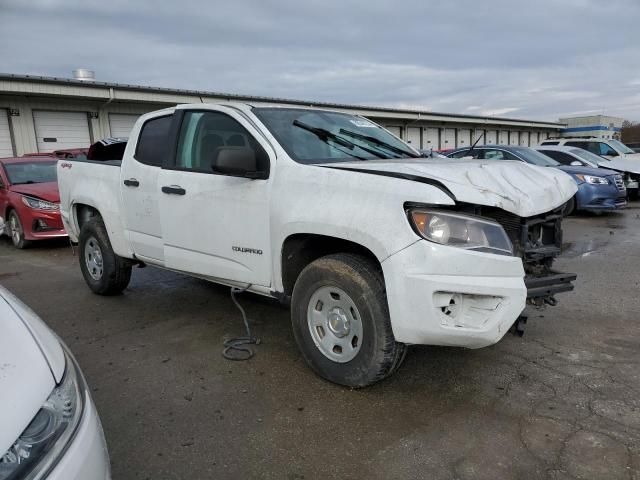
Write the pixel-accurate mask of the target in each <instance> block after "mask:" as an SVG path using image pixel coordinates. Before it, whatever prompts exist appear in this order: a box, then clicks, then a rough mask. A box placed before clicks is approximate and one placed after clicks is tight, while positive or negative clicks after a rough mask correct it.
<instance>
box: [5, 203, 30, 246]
mask: <svg viewBox="0 0 640 480" xmlns="http://www.w3.org/2000/svg"><path fill="white" fill-rule="evenodd" d="M9 235H11V241H12V242H13V246H14V247H16V248H19V249H21V250H22V249H23V248H27V247H28V246H29V244H30V243H31V242H29V240H26V239H25V237H24V228H23V226H22V222H21V221H20V217H19V216H18V213H17V212H16V211H15V210H12V211H11V213H10V214H9Z"/></svg>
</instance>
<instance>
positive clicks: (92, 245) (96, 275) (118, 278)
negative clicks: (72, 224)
mask: <svg viewBox="0 0 640 480" xmlns="http://www.w3.org/2000/svg"><path fill="white" fill-rule="evenodd" d="M78 247H79V260H80V269H81V270H82V275H83V276H84V280H85V281H86V282H87V285H89V288H90V289H91V290H92V291H93V293H97V294H98V295H117V294H119V293H121V292H122V291H123V290H124V289H125V288H127V285H129V280H131V262H130V261H129V260H127V259H126V258H122V257H119V256H118V255H116V254H115V252H114V251H113V248H112V247H111V242H110V241H109V236H108V235H107V229H106V228H105V226H104V223H103V221H102V218H100V217H99V216H95V217H92V218H91V219H89V220H88V221H87V222H86V223H85V224H84V225H83V226H82V229H81V230H80V237H79V238H78ZM96 247H97V248H98V249H99V251H100V259H101V262H100V265H101V271H96V270H95V269H94V268H92V271H90V270H89V269H90V264H89V261H88V260H87V253H88V250H91V251H92V252H95V249H96ZM89 256H91V252H89ZM93 258H95V257H93ZM93 266H94V267H95V264H94V265H93Z"/></svg>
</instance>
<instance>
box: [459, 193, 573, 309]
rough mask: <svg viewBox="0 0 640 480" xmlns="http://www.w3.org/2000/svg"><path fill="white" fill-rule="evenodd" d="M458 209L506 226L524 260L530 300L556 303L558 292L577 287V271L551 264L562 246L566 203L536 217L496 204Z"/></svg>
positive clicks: (503, 226) (515, 247) (550, 303)
mask: <svg viewBox="0 0 640 480" xmlns="http://www.w3.org/2000/svg"><path fill="white" fill-rule="evenodd" d="M455 210H457V211H460V212H465V213H469V214H473V215H478V216H481V217H485V218H488V219H491V220H494V221H495V222H498V223H499V224H500V225H502V228H504V230H505V232H506V233H507V235H508V236H509V238H510V239H511V243H512V244H513V250H514V252H513V253H514V255H516V256H518V257H520V258H521V259H522V264H523V267H524V271H525V285H526V286H527V299H528V302H529V303H532V304H534V305H537V306H543V305H545V304H549V305H555V304H556V303H557V302H556V300H555V298H554V295H555V294H556V293H560V292H567V291H570V290H573V285H572V284H571V282H572V281H573V280H575V278H576V276H575V274H561V273H559V272H556V271H554V270H553V269H552V268H551V267H552V264H553V260H554V258H555V257H557V256H558V255H560V252H561V249H562V211H563V210H564V205H562V206H560V207H558V208H556V209H555V210H552V211H550V212H546V213H543V214H541V215H535V216H532V217H519V216H518V215H514V214H513V213H509V212H506V211H505V210H502V209H500V208H496V207H486V206H480V205H471V204H468V203H467V204H465V203H458V204H457V205H456V208H455Z"/></svg>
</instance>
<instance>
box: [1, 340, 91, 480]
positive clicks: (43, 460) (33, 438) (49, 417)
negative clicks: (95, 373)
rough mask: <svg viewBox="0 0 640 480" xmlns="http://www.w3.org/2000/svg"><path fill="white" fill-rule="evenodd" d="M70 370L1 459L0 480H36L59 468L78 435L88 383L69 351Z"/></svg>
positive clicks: (67, 366)
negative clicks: (85, 384)
mask: <svg viewBox="0 0 640 480" xmlns="http://www.w3.org/2000/svg"><path fill="white" fill-rule="evenodd" d="M65 356H66V371H65V374H64V377H63V378H62V381H61V382H60V384H59V385H58V386H57V387H56V388H54V389H53V392H51V395H49V398H48V399H47V401H46V402H44V405H42V408H41V409H40V410H39V411H38V413H37V414H36V416H35V417H34V418H33V420H32V421H31V423H30V424H29V425H28V426H27V428H26V429H25V430H24V432H22V434H21V435H20V437H19V438H18V439H17V440H16V441H15V443H14V444H13V446H12V447H11V448H9V450H8V451H7V452H6V453H5V454H4V455H3V456H2V457H0V480H13V479H18V478H20V479H25V480H27V479H28V480H35V479H38V478H43V477H44V476H46V475H47V474H48V473H49V472H50V470H51V469H52V468H53V467H54V466H55V464H56V463H57V460H58V459H59V457H60V455H61V454H62V453H63V452H64V450H65V449H66V447H67V445H68V443H69V441H70V440H71V438H72V437H73V435H74V434H75V431H76V428H77V426H78V424H79V423H80V418H81V417H82V410H83V408H84V402H83V395H84V390H85V387H84V381H83V379H82V374H81V373H80V371H79V370H78V367H77V365H76V363H75V361H73V360H72V358H71V356H70V355H69V354H68V353H67V352H65Z"/></svg>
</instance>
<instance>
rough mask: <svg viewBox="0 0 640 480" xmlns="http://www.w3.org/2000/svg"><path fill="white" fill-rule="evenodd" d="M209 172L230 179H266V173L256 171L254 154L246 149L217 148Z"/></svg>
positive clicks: (256, 163)
mask: <svg viewBox="0 0 640 480" xmlns="http://www.w3.org/2000/svg"><path fill="white" fill-rule="evenodd" d="M211 170H213V171H214V172H215V173H219V174H221V175H229V176H231V177H243V178H251V179H265V178H267V172H260V171H258V162H257V160H256V154H255V152H254V151H253V150H252V149H250V148H247V147H218V148H217V149H216V151H215V156H214V158H213V162H211Z"/></svg>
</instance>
